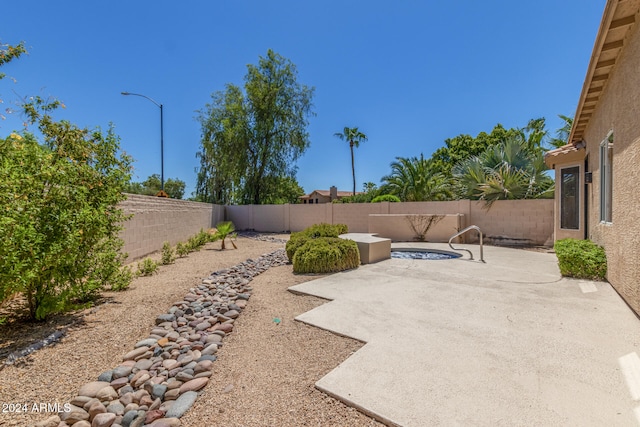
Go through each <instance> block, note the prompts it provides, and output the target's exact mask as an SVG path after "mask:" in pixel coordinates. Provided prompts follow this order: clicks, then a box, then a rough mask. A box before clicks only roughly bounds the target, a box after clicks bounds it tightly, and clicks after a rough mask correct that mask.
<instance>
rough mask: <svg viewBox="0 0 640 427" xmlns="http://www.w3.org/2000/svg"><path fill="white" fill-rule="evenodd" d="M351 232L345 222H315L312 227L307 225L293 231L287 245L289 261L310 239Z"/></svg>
mask: <svg viewBox="0 0 640 427" xmlns="http://www.w3.org/2000/svg"><path fill="white" fill-rule="evenodd" d="M348 232H349V228H348V227H347V226H346V225H345V224H335V225H331V224H326V223H320V224H314V225H312V226H311V227H307V228H305V229H304V230H302V231H299V232H297V233H291V236H290V237H289V241H288V242H287V245H286V250H287V257H288V258H289V261H291V262H293V256H294V255H295V253H296V251H297V250H298V248H299V247H301V246H302V245H304V244H305V243H306V242H307V241H308V240H310V239H317V238H319V237H338V236H339V235H341V234H346V233H348Z"/></svg>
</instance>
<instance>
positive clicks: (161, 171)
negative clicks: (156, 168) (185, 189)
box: [120, 92, 167, 197]
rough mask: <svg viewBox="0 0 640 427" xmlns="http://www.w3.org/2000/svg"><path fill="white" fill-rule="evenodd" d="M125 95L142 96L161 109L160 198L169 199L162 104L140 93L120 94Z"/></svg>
mask: <svg viewBox="0 0 640 427" xmlns="http://www.w3.org/2000/svg"><path fill="white" fill-rule="evenodd" d="M120 93H121V94H123V95H133V96H141V97H143V98H146V99H148V100H149V101H151V102H153V103H154V104H156V106H158V107H160V193H158V196H162V197H167V196H166V194H167V193H165V192H164V124H163V120H164V118H163V115H164V114H163V109H162V104H158V103H157V102H156V101H154V100H153V99H151V98H149V97H148V96H146V95H141V94H139V93H131V92H120Z"/></svg>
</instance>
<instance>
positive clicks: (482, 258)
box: [449, 225, 485, 262]
mask: <svg viewBox="0 0 640 427" xmlns="http://www.w3.org/2000/svg"><path fill="white" fill-rule="evenodd" d="M470 230H477V231H478V234H480V261H482V262H485V261H484V257H483V253H482V231H480V227H478V226H477V225H470V226H468V227H467V228H465V229H464V230H462V231H459V232H457V233H456V234H454V235H453V236H451V238H450V239H449V247H450V248H451V249H453V250H454V251H467V252H469V256H470V257H471V259H473V254H472V253H471V251H470V250H469V249H464V248H459V249H456V248H454V247H453V245H452V244H451V241H452V240H453V239H455V238H456V237H458V236H460V235H462V234H464V233H466V232H467V231H470Z"/></svg>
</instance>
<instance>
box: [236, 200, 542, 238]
mask: <svg viewBox="0 0 640 427" xmlns="http://www.w3.org/2000/svg"><path fill="white" fill-rule="evenodd" d="M409 214H427V215H428V214H436V215H448V216H449V217H447V218H445V220H444V221H442V222H441V223H439V224H437V225H436V226H434V228H433V230H431V231H430V232H429V233H428V234H427V240H429V241H434V242H442V241H445V242H446V241H448V236H451V235H452V234H454V233H455V232H456V231H457V230H460V229H462V228H464V227H467V226H469V225H477V226H478V227H480V229H481V230H482V232H483V233H484V235H485V241H486V242H487V243H493V244H507V245H518V244H522V245H546V246H551V245H552V244H553V200H552V199H544V200H543V199H541V200H500V201H497V202H495V203H494V204H493V205H492V206H491V208H490V209H488V208H487V206H486V205H485V204H484V202H478V201H472V200H455V201H447V202H403V203H390V202H382V203H345V204H342V203H335V204H334V203H326V204H313V205H291V204H285V205H243V206H226V208H225V218H226V220H228V221H233V223H234V224H235V226H236V228H237V229H238V230H256V231H263V232H283V231H300V230H303V229H305V228H306V227H308V226H310V225H312V224H317V223H320V222H326V223H329V224H339V223H342V224H347V226H348V227H349V232H352V233H379V234H380V236H382V237H387V238H390V239H392V240H397V241H406V240H407V239H408V237H409V236H411V235H413V233H412V231H411V228H410V225H409V223H408V221H407V219H406V215H409ZM451 216H453V217H451ZM477 240H478V236H477V233H475V232H470V233H469V234H466V235H465V236H464V242H467V243H473V242H476V241H477Z"/></svg>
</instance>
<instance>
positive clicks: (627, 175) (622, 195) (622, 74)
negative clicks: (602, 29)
mask: <svg viewBox="0 0 640 427" xmlns="http://www.w3.org/2000/svg"><path fill="white" fill-rule="evenodd" d="M638 70H640V25H638V24H636V25H635V28H634V29H632V30H631V33H630V34H629V37H628V39H627V40H625V47H624V50H623V51H622V53H621V56H620V58H619V59H618V61H617V63H616V66H615V68H614V69H613V71H612V74H611V76H610V77H609V81H608V82H607V84H606V86H605V88H604V90H603V93H602V95H601V98H600V100H599V102H598V105H597V107H596V109H595V111H594V113H593V115H592V117H591V119H590V120H589V124H588V126H587V128H586V129H585V140H586V143H587V146H586V151H587V153H588V168H589V170H590V171H592V172H593V183H592V184H589V186H588V189H587V194H586V197H587V202H588V233H587V237H588V238H590V239H591V240H593V241H594V242H596V243H597V244H599V245H602V246H603V247H604V248H605V251H606V253H607V263H608V273H607V279H608V281H609V282H610V283H611V284H612V285H613V286H614V287H615V288H616V290H617V291H618V292H619V293H620V294H621V295H622V296H623V298H624V299H625V300H626V301H627V303H629V305H630V306H631V307H632V308H633V309H634V310H635V311H636V312H637V313H640V268H638V260H639V259H640V189H639V188H638V186H639V184H640V103H639V102H638V99H639V98H640V72H638ZM611 130H612V131H613V139H614V143H613V168H612V171H613V186H612V221H611V223H609V224H606V223H601V222H600V175H601V171H600V164H599V163H600V161H599V160H600V152H599V148H600V142H601V141H603V140H604V139H605V137H606V136H607V134H608V133H609V131H611Z"/></svg>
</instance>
